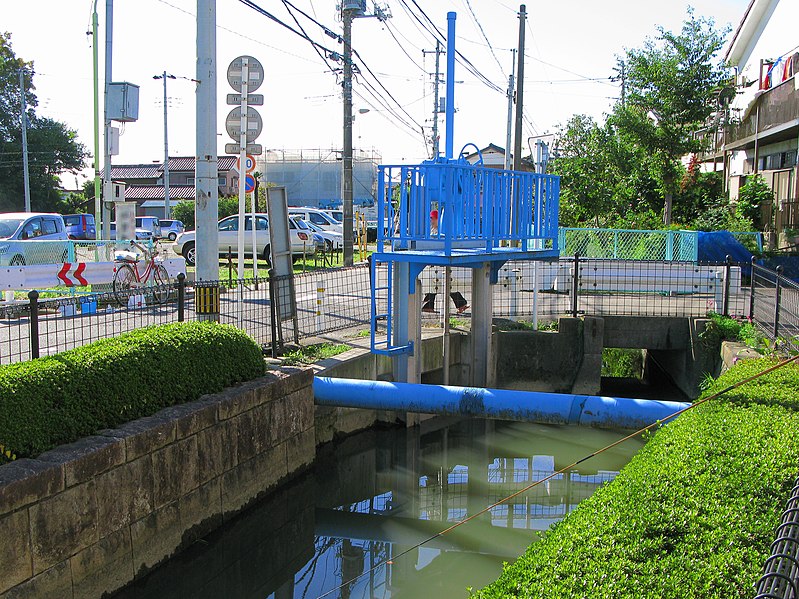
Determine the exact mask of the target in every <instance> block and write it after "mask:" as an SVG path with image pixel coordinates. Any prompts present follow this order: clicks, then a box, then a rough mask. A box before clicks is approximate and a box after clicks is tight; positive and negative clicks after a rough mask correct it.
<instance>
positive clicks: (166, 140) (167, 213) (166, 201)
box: [153, 71, 177, 218]
mask: <svg viewBox="0 0 799 599" xmlns="http://www.w3.org/2000/svg"><path fill="white" fill-rule="evenodd" d="M153 79H163V80H164V218H169V216H170V209H169V133H168V128H167V117H166V114H167V111H166V80H167V79H177V77H175V75H167V72H166V71H164V72H163V73H162V74H161V75H153Z"/></svg>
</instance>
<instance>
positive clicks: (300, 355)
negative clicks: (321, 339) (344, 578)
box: [283, 343, 350, 366]
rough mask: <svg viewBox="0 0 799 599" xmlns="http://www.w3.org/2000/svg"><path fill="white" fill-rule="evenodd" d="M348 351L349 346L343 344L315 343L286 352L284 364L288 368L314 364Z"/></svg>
mask: <svg viewBox="0 0 799 599" xmlns="http://www.w3.org/2000/svg"><path fill="white" fill-rule="evenodd" d="M348 349H350V347H349V345H345V344H343V343H315V344H313V345H307V346H305V347H300V348H297V349H296V350H293V351H290V352H286V353H285V354H284V355H283V364H284V365H286V366H296V365H299V364H313V363H314V362H318V361H319V360H324V359H326V358H331V357H333V356H336V355H338V354H342V353H344V352H345V351H347V350H348Z"/></svg>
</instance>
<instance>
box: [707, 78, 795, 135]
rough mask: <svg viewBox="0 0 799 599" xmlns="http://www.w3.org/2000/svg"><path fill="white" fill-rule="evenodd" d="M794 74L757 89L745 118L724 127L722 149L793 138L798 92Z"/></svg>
mask: <svg viewBox="0 0 799 599" xmlns="http://www.w3.org/2000/svg"><path fill="white" fill-rule="evenodd" d="M795 82H796V77H794V78H791V79H789V80H788V81H785V82H783V83H781V84H779V85H777V86H775V87H772V88H771V89H768V90H765V91H763V92H760V93H761V95H760V96H759V97H757V98H756V99H755V105H754V106H753V107H752V108H751V109H750V110H749V113H748V115H747V116H746V118H745V119H744V120H743V121H742V122H740V123H738V124H734V125H729V126H727V127H726V130H725V135H724V138H725V140H724V142H725V143H724V146H723V147H724V149H726V150H739V149H745V148H752V147H754V145H755V139H756V138H757V139H758V141H759V143H776V142H778V141H784V140H786V139H794V138H796V137H797V134H799V92H797V90H796V83H795Z"/></svg>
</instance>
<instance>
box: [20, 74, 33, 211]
mask: <svg viewBox="0 0 799 599" xmlns="http://www.w3.org/2000/svg"><path fill="white" fill-rule="evenodd" d="M19 102H20V124H21V126H22V173H23V179H24V182H25V212H30V211H31V182H30V175H29V173H28V114H27V112H28V102H27V101H26V100H25V69H20V70H19Z"/></svg>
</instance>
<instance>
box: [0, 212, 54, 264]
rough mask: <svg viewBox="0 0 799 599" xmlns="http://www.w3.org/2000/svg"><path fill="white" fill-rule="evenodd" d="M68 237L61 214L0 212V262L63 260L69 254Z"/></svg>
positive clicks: (25, 262) (20, 262)
mask: <svg viewBox="0 0 799 599" xmlns="http://www.w3.org/2000/svg"><path fill="white" fill-rule="evenodd" d="M68 239H69V235H68V234H67V227H66V225H65V224H64V219H63V217H62V216H61V215H60V214H51V213H46V212H8V213H5V214H0V266H25V265H26V264H58V263H64V262H66V261H67V260H68V257H69V241H68Z"/></svg>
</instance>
